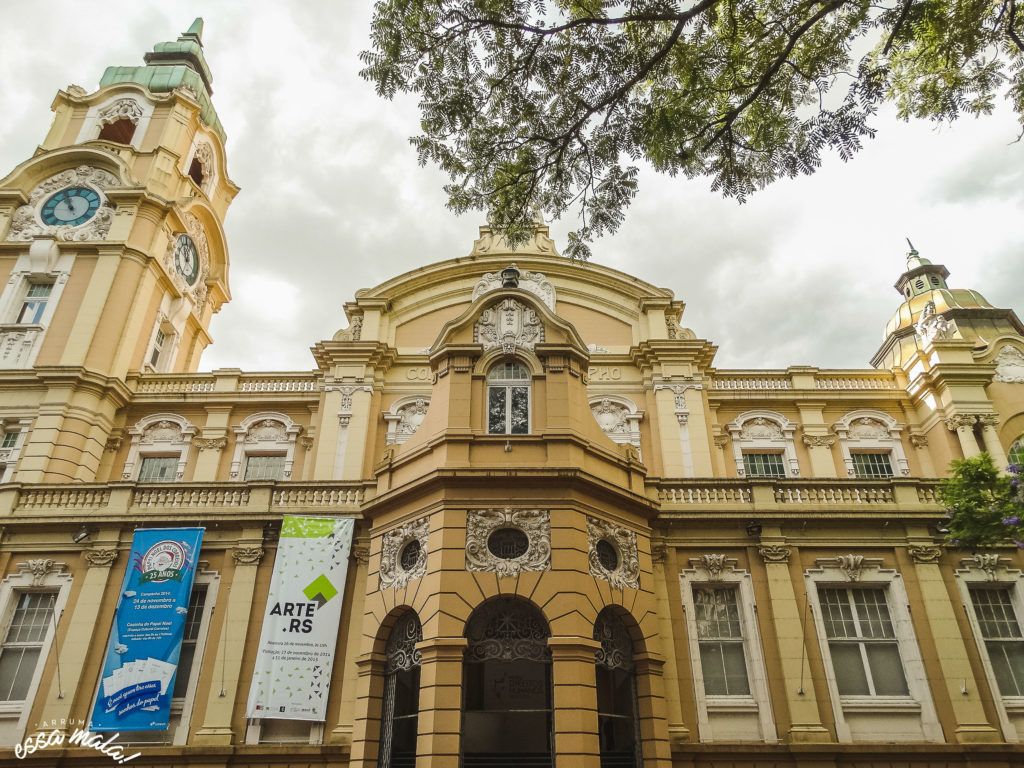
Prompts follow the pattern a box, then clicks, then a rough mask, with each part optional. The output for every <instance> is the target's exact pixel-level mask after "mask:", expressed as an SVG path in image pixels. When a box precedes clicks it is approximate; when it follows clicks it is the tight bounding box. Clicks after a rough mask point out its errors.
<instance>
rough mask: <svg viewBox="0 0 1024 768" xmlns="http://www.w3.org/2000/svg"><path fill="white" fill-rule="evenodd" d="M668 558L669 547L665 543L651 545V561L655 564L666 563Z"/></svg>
mask: <svg viewBox="0 0 1024 768" xmlns="http://www.w3.org/2000/svg"><path fill="white" fill-rule="evenodd" d="M666 559H668V547H666V546H665V545H664V544H659V545H658V546H652V547H651V563H652V564H653V565H664V564H665V560H666Z"/></svg>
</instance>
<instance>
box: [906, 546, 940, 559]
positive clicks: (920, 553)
mask: <svg viewBox="0 0 1024 768" xmlns="http://www.w3.org/2000/svg"><path fill="white" fill-rule="evenodd" d="M907 554H908V555H910V559H911V560H913V561H914V562H915V563H937V562H938V561H939V558H940V557H942V547H936V546H932V545H931V544H911V545H909V546H908V547H907Z"/></svg>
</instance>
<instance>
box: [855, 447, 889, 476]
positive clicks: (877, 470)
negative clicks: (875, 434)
mask: <svg viewBox="0 0 1024 768" xmlns="http://www.w3.org/2000/svg"><path fill="white" fill-rule="evenodd" d="M851 456H852V458H853V472H854V475H855V476H856V477H892V462H891V461H890V460H889V454H888V453H887V452H886V453H854V454H851Z"/></svg>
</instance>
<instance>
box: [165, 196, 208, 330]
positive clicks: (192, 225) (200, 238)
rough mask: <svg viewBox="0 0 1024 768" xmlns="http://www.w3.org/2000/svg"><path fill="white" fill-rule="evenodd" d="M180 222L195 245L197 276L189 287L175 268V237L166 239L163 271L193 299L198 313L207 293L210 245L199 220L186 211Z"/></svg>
mask: <svg viewBox="0 0 1024 768" xmlns="http://www.w3.org/2000/svg"><path fill="white" fill-rule="evenodd" d="M181 221H182V223H183V224H184V225H185V233H186V234H188V236H189V237H190V238H191V239H192V242H193V244H194V245H195V249H196V254H197V255H198V257H199V266H198V272H199V275H198V277H197V278H196V280H195V282H194V283H193V284H192V285H191V286H190V285H189V284H188V283H186V282H185V279H184V278H183V277H182V276H181V274H180V273H179V272H178V269H177V268H176V267H175V264H174V259H175V250H176V246H177V244H178V238H177V237H176V236H172V237H170V238H169V239H168V243H167V251H166V252H165V253H164V269H165V270H166V272H167V274H168V275H170V276H171V278H172V279H173V280H174V281H175V283H176V284H177V286H178V287H179V289H181V291H182V292H183V293H187V294H190V295H191V296H192V297H193V298H194V299H195V310H196V311H198V310H200V309H201V308H202V307H203V305H204V304H205V303H206V294H207V291H208V289H207V287H206V280H207V279H208V278H209V276H210V243H209V240H207V238H206V231H205V230H204V229H203V225H202V224H201V223H200V221H199V219H197V218H196V217H195V216H193V215H192V214H191V213H189V212H188V211H182V213H181Z"/></svg>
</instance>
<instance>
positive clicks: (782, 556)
mask: <svg viewBox="0 0 1024 768" xmlns="http://www.w3.org/2000/svg"><path fill="white" fill-rule="evenodd" d="M757 551H758V553H759V554H760V555H761V557H762V558H763V559H764V561H765V562H766V563H788V562H789V556H790V555H791V554H792V553H793V550H791V549H790V548H789V547H787V546H786V545H785V544H764V545H762V546H760V547H758V548H757Z"/></svg>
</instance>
